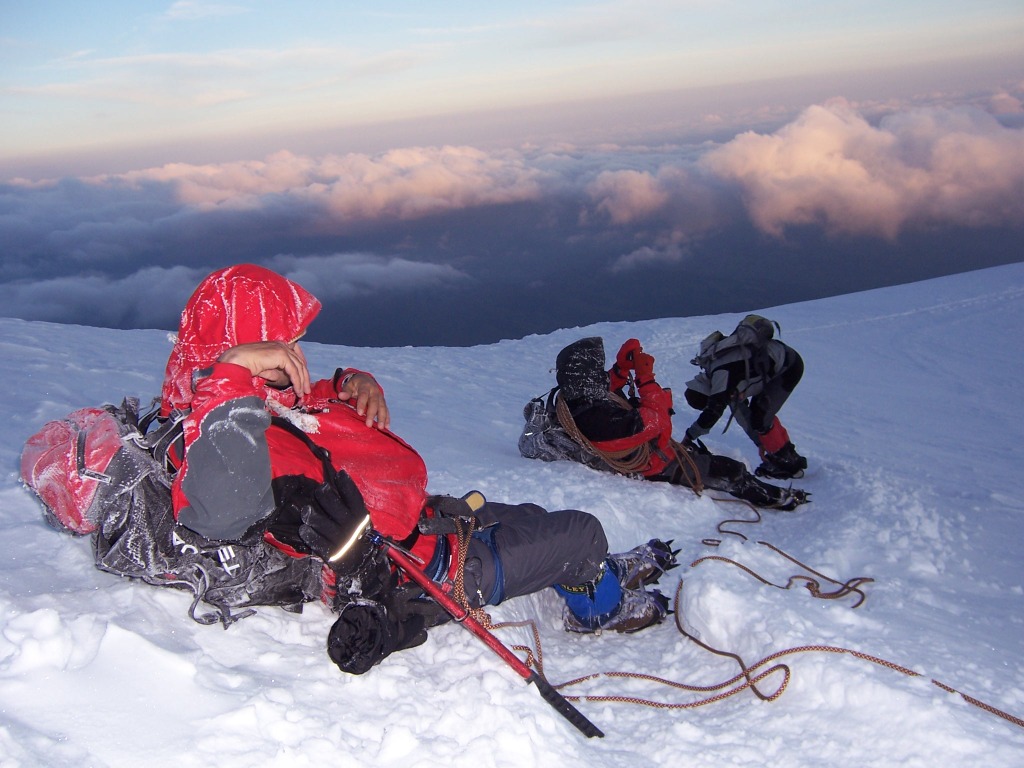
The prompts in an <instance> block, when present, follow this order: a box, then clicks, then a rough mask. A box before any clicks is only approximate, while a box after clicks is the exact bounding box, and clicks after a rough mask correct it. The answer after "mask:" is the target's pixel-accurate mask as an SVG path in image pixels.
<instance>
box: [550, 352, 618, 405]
mask: <svg viewBox="0 0 1024 768" xmlns="http://www.w3.org/2000/svg"><path fill="white" fill-rule="evenodd" d="M555 380H556V381H557V382H558V386H559V387H561V389H562V394H563V395H564V396H565V398H566V399H567V400H581V399H596V398H600V397H605V396H607V394H608V384H609V380H608V371H606V370H605V367H604V340H603V339H602V338H601V337H600V336H589V337H587V338H585V339H580V340H579V341H574V342H573V343H572V344H570V345H569V346H567V347H565V348H564V349H563V350H562V351H561V352H559V353H558V357H557V358H556V359H555Z"/></svg>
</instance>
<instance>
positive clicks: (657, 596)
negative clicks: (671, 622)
mask: <svg viewBox="0 0 1024 768" xmlns="http://www.w3.org/2000/svg"><path fill="white" fill-rule="evenodd" d="M555 591H556V592H557V593H558V594H559V595H561V596H562V597H563V598H565V610H564V611H563V613H562V623H563V625H564V626H565V629H566V631H567V632H582V633H590V632H598V631H601V630H605V629H608V630H612V631H614V632H638V631H639V630H641V629H644V628H645V627H649V626H651V625H652V624H657V623H658V622H660V621H661V620H662V619H664V618H665V616H666V615H667V614H668V598H667V597H665V596H664V595H662V594H661V593H660V592H658V591H656V590H655V591H651V592H645V591H643V590H640V589H623V588H622V585H621V584H620V583H619V579H618V577H617V574H616V572H615V566H614V564H612V561H611V559H610V558H609V559H608V560H606V561H605V562H604V563H603V564H602V565H601V570H600V572H599V573H598V574H597V578H595V579H594V580H593V581H590V582H587V583H586V584H580V585H577V586H568V585H565V584H556V585H555Z"/></svg>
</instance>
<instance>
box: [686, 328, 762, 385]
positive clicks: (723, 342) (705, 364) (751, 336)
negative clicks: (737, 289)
mask: <svg viewBox="0 0 1024 768" xmlns="http://www.w3.org/2000/svg"><path fill="white" fill-rule="evenodd" d="M776 329H777V330H779V332H780V333H781V332H782V329H781V327H780V326H779V324H778V323H777V322H775V321H773V320H768V319H767V318H764V317H761V315H753V314H751V315H747V316H746V317H744V318H743V319H742V320H740V322H739V323H738V324H737V326H736V329H735V330H734V331H733V332H732V333H731V334H729V335H728V336H725V335H723V334H722V332H721V331H717V330H716V331H712V332H711V333H709V334H708V335H707V336H705V337H704V339H703V340H702V341H701V343H700V350H699V351H698V353H697V356H696V357H694V358H693V359H692V360H690V363H692V364H693V365H696V366H698V367H700V368H701V370H703V371H704V372H705V373H707V374H708V375H710V374H711V372H712V371H713V370H715V368H717V367H718V366H720V365H723V364H725V363H731V362H735V361H737V360H743V361H745V363H746V371H747V378H750V377H752V376H758V375H762V374H764V373H766V372H767V371H768V367H769V365H770V360H769V354H768V342H769V341H771V340H772V339H774V338H775V331H776Z"/></svg>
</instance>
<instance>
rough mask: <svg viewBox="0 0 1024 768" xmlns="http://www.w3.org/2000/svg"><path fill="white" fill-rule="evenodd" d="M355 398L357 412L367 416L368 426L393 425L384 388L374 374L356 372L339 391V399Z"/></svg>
mask: <svg viewBox="0 0 1024 768" xmlns="http://www.w3.org/2000/svg"><path fill="white" fill-rule="evenodd" d="M352 398H355V406H356V413H358V414H359V415H360V416H365V417H366V426H368V427H377V429H387V428H388V427H389V426H391V415H390V414H389V413H388V404H387V403H386V402H385V400H384V390H382V389H381V388H380V385H379V384H378V383H377V382H376V381H375V380H374V378H373V377H372V376H368V375H367V374H365V373H355V374H352V376H350V377H349V379H348V381H346V382H345V384H344V386H343V387H342V389H341V391H340V392H338V399H339V400H350V399H352Z"/></svg>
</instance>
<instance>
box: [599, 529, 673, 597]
mask: <svg viewBox="0 0 1024 768" xmlns="http://www.w3.org/2000/svg"><path fill="white" fill-rule="evenodd" d="M677 554H679V550H678V549H677V550H673V549H672V542H671V541H662V540H661V539H651V540H650V541H648V542H647V543H646V544H641V545H640V546H637V547H633V549H631V550H629V552H621V553H619V554H615V555H609V556H608V560H609V562H610V564H611V567H612V569H613V570H614V571H615V575H616V576H618V577H619V583H620V584H621V585H622V587H623V589H642V588H643V587H645V586H647V585H648V584H656V583H657V581H658V579H660V578H661V576H662V574H664V573H665V571H668V570H670V569H672V568H675V567H676V566H677V565H679V562H678V561H677V560H676V555H677Z"/></svg>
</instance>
